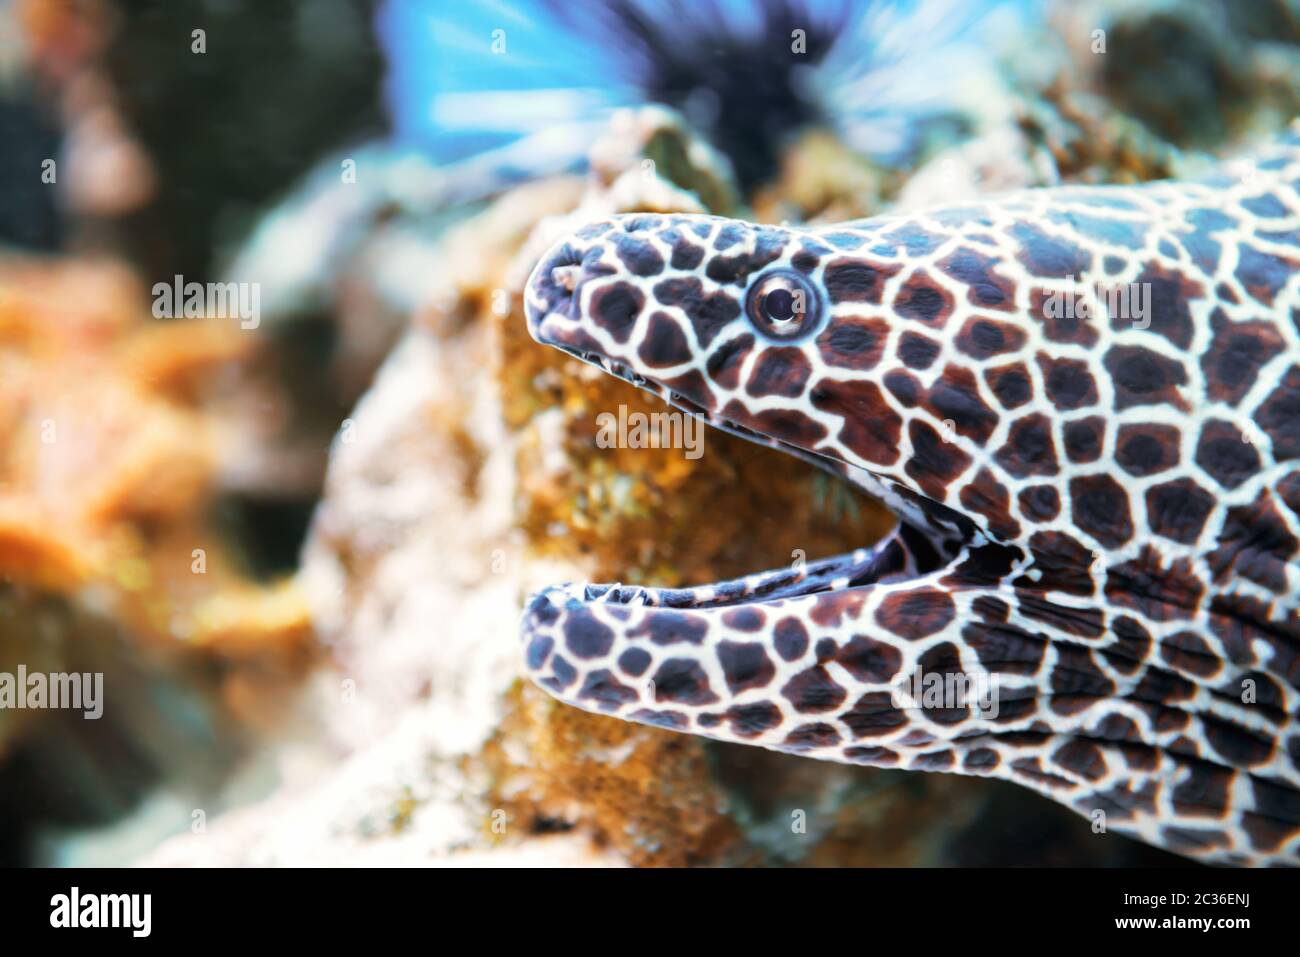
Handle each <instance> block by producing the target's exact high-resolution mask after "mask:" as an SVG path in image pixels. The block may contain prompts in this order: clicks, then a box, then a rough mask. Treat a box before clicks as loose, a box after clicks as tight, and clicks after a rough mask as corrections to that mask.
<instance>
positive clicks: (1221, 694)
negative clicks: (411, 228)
mask: <svg viewBox="0 0 1300 957" xmlns="http://www.w3.org/2000/svg"><path fill="white" fill-rule="evenodd" d="M526 311H527V317H528V323H529V327H530V330H531V333H532V335H533V337H534V338H535V339H537V340H538V341H539V342H542V343H545V344H547V345H550V346H554V347H557V348H559V349H562V350H564V351H566V352H568V353H571V354H572V355H574V356H577V357H578V358H581V359H585V360H587V361H589V362H593V363H595V364H597V365H599V366H600V367H602V368H603V369H604V370H605V371H607V372H609V373H611V374H613V375H615V376H618V377H620V378H623V379H626V380H627V381H629V382H632V383H633V384H635V385H637V386H639V387H641V388H644V389H647V390H649V391H651V392H653V393H655V394H658V395H660V396H662V397H663V398H664V399H666V400H667V401H669V402H671V403H672V404H674V405H676V406H678V407H679V408H680V409H682V410H685V411H687V412H690V413H692V414H695V415H697V416H700V417H702V418H703V419H705V420H707V421H708V422H709V423H710V424H712V425H714V426H716V427H718V428H722V429H726V430H728V431H732V432H736V433H739V434H741V435H744V436H745V437H747V438H749V439H751V440H754V441H757V442H761V443H764V444H768V445H771V446H775V447H777V448H779V449H781V450H783V451H786V452H788V453H790V454H793V455H797V456H800V457H803V458H807V459H809V460H811V461H814V462H816V463H818V464H820V465H822V466H823V467H825V468H827V469H829V470H831V471H833V472H835V473H836V474H838V475H840V476H842V477H843V478H844V479H845V480H847V481H849V482H852V483H854V484H856V485H858V486H860V487H862V488H864V489H866V490H867V491H868V492H870V493H871V494H872V495H874V496H876V497H878V498H879V499H880V500H881V501H883V502H884V503H885V504H886V505H887V506H888V507H889V508H890V509H891V510H892V511H893V512H895V513H896V515H897V517H898V519H899V522H898V525H897V527H896V529H895V531H894V532H893V533H892V534H891V535H889V536H887V537H886V538H885V539H884V540H883V541H881V542H879V543H877V544H875V545H874V546H872V547H870V548H862V549H859V550H857V551H854V552H852V553H850V554H846V555H842V556H838V557H835V558H831V559H827V560H824V561H820V562H812V563H808V564H807V565H806V566H800V567H795V568H790V569H781V570H777V571H771V572H766V573H758V574H754V575H751V576H748V577H745V578H743V579H739V580H735V581H729V582H720V583H715V584H711V585H706V586H701V587H695V588H682V589H657V588H650V587H638V586H624V585H592V584H584V583H579V584H568V585H560V586H555V587H552V588H548V589H546V590H544V591H542V592H541V593H539V594H537V595H535V596H534V597H533V598H532V599H531V600H530V601H529V603H528V606H527V608H526V609H525V612H524V616H523V625H522V631H523V641H524V646H525V652H524V657H525V662H526V668H527V670H528V673H529V674H530V676H531V677H532V678H533V680H535V681H536V682H538V683H539V684H540V685H541V686H542V687H543V688H545V689H546V690H547V691H549V692H550V693H551V694H552V695H555V696H556V697H558V698H559V699H561V700H562V701H565V702H567V703H569V704H572V705H575V706H577V707H579V708H585V709H588V710H591V711H597V712H601V713H605V714H609V715H613V716H617V717H619V718H623V719H626V720H631V721H639V722H645V723H647V724H652V725H657V726H660V727H664V728H670V729H673V730H676V731H682V732H687V733H691V734H698V735H704V736H707V737H710V738H716V739H720V740H725V741H734V742H741V743H745V744H752V745H758V746H762V747H766V748H773V749H777V750H782V751H789V752H795V753H799V754H804V755H808V756H810V757H814V758H822V759H827V760H833V761H842V762H851V763H857V764H866V765H874V766H880V767H891V768H905V769H915V770H924V771H947V772H955V773H960V774H971V775H979V776H984V777H996V778H1004V779H1007V780H1010V781H1014V782H1017V783H1019V784H1022V785H1025V786H1027V787H1030V788H1032V789H1034V790H1035V791H1038V792H1041V793H1043V794H1045V795H1047V796H1048V797H1051V798H1053V799H1055V800H1057V801H1059V802H1062V803H1064V804H1066V805H1067V806H1069V807H1071V808H1073V809H1075V810H1076V811H1078V812H1080V813H1082V814H1084V815H1086V816H1088V817H1089V818H1091V819H1092V820H1093V821H1094V822H1100V823H1101V824H1102V827H1103V828H1104V829H1106V830H1115V831H1118V832H1121V833H1125V834H1129V835H1131V836H1134V837H1137V838H1139V839H1141V840H1144V841H1147V842H1149V843H1151V844H1154V845H1158V846H1161V847H1165V848H1168V849H1171V850H1173V851H1176V852H1179V853H1182V854H1185V855H1187V856H1192V857H1196V858H1199V859H1202V860H1205V861H1210V862H1218V863H1235V864H1261V863H1290V864H1300V721H1298V718H1300V127H1293V128H1292V130H1291V132H1290V133H1288V134H1287V135H1286V136H1284V137H1283V138H1281V139H1280V140H1278V141H1276V142H1275V143H1274V144H1273V145H1272V146H1270V147H1269V148H1267V149H1266V150H1264V151H1263V152H1262V153H1260V154H1259V155H1258V156H1256V157H1255V158H1254V159H1253V160H1251V161H1249V162H1247V163H1244V164H1238V165H1228V166H1225V167H1223V168H1222V169H1221V170H1220V171H1218V172H1216V173H1214V174H1212V175H1210V176H1208V177H1206V178H1204V179H1202V180H1198V181H1188V182H1160V183H1150V184H1145V185H1140V186H1132V187H1075V186H1071V187H1056V188H1050V189H1042V190H1029V191H1024V192H1020V193H1015V194H1009V195H1007V196H1004V197H1000V198H995V199H990V200H987V201H982V202H978V203H968V204H964V205H961V206H952V207H943V208H935V209H932V210H929V211H925V212H920V213H915V214H908V215H887V216H880V217H875V218H871V219H867V220H861V221H855V222H851V223H844V224H839V225H835V226H827V227H816V228H810V227H777V226H767V225H756V224H751V223H746V222H741V221H736V220H728V219H721V218H716V217H704V216H686V215H630V216H620V217H616V218H613V219H609V220H604V221H600V222H596V223H592V224H590V225H587V226H585V227H584V228H582V229H580V230H578V231H577V232H576V233H574V234H573V235H571V236H569V237H568V238H567V239H565V240H564V241H563V242H561V243H559V244H557V245H556V246H554V247H553V248H552V249H551V250H550V251H549V252H548V253H547V254H546V255H545V256H544V257H543V258H542V260H541V261H540V263H539V264H538V266H537V268H536V269H535V271H534V272H533V274H532V277H531V279H530V280H529V283H528V288H527V304H526ZM1098 829H1101V828H1098Z"/></svg>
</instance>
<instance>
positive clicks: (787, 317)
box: [745, 272, 817, 339]
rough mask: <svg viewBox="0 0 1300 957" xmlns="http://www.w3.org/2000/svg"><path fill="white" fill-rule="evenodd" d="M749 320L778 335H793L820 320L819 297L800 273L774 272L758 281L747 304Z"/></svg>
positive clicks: (783, 337)
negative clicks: (818, 316)
mask: <svg viewBox="0 0 1300 957" xmlns="http://www.w3.org/2000/svg"><path fill="white" fill-rule="evenodd" d="M745 308H746V312H748V314H749V320H750V322H752V323H753V324H754V325H755V326H757V327H758V328H759V329H760V330H761V331H763V332H765V333H766V334H767V335H769V336H772V337H773V338H776V339H793V338H794V337H795V336H798V335H801V334H803V333H804V332H806V331H807V330H809V329H811V328H812V327H813V326H814V325H815V324H816V322H817V297H816V295H815V294H814V293H813V289H812V286H811V285H810V284H809V282H808V280H807V279H805V278H804V277H803V276H800V275H798V274H797V273H792V272H774V273H769V274H768V275H766V276H764V277H763V278H761V279H760V280H759V281H758V282H756V283H754V285H753V287H751V288H750V290H749V298H748V301H747V302H746V304H745Z"/></svg>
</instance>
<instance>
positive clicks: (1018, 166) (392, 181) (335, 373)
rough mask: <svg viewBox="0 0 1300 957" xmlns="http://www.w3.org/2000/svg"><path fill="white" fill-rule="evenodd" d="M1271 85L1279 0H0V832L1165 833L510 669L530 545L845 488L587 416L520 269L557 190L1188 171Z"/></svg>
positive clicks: (800, 840) (623, 397)
mask: <svg viewBox="0 0 1300 957" xmlns="http://www.w3.org/2000/svg"><path fill="white" fill-rule="evenodd" d="M794 31H802V32H804V33H805V37H804V40H805V42H806V52H805V53H804V54H803V55H802V56H801V58H800V59H798V60H797V61H792V60H791V59H790V58H789V57H780V58H774V57H772V56H771V52H772V51H773V50H786V49H788V48H789V47H790V44H791V37H792V35H793V32H794ZM776 62H780V63H781V64H783V65H782V66H779V67H774V66H773V64H774V63H776ZM1297 113H1300V7H1298V6H1297V4H1296V3H1295V2H1294V0H1240V2H1232V0H1204V2H1200V0H1152V2H1139V3H1133V2H1105V0H1082V2H1067V0H1061V2H1042V3H1033V2H1025V0H1018V2H986V3H980V2H958V0H915V2H902V0H900V2H884V0H863V2H857V3H853V2H811V0H808V2H801V0H771V2H760V0H712V2H699V3H690V2H686V0H659V2H651V0H587V2H583V3H573V2H568V3H563V2H559V0H534V2H504V0H502V2H490V0H468V2H450V0H448V2H434V0H383V2H379V0H373V2H371V0H312V2H302V3H294V2H289V0H270V2H268V0H259V2H252V0H224V2H197V0H193V2H191V0H182V2H162V0H159V2H150V0H0V672H5V673H15V672H16V671H17V670H18V669H19V667H20V666H21V667H22V668H23V669H25V670H26V671H28V672H51V673H53V672H72V673H87V674H101V675H102V676H103V688H104V699H103V705H104V707H103V713H102V716H100V717H98V718H96V719H93V720H87V719H86V718H85V717H84V716H83V714H82V713H81V712H78V711H74V710H56V709H16V708H12V707H6V708H0V863H4V864H7V865H28V864H89V865H94V864H105V865H118V864H129V863H152V864H223V865H226V864H273V863H280V864H312V865H331V864H357V863H361V864H426V863H428V864H501V865H513V864H531V863H539V864H583V865H588V864H590V865H614V866H617V865H637V866H639V865H714V866H718V865H727V866H741V865H761V864H771V865H799V866H833V865H881V864H895V865H897V864H906V865H963V864H993V865H1030V864H1077V865H1129V864H1143V863H1162V864H1173V863H1185V862H1181V861H1180V860H1179V859H1178V858H1174V857H1172V856H1170V855H1167V854H1164V853H1163V852H1160V851H1158V850H1155V849H1152V848H1148V847H1144V846H1141V845H1139V844H1136V843H1134V842H1132V841H1129V840H1127V839H1125V838H1122V837H1118V836H1098V835H1094V834H1093V833H1092V832H1091V830H1090V828H1089V825H1088V822H1087V821H1086V820H1083V819H1081V818H1078V817H1076V816H1075V815H1073V814H1072V813H1070V812H1069V811H1067V810H1065V809H1064V808H1061V807H1058V806H1056V805H1053V804H1051V803H1050V802H1048V801H1046V800H1044V799H1041V798H1039V797H1037V796H1035V795H1033V794H1031V793H1029V792H1027V791H1023V790H1021V789H1019V788H1016V787H1014V786H1012V785H1009V784H1003V783H1000V782H996V781H989V780H977V779H968V778H958V777H950V776H945V775H921V774H906V773H903V772H896V771H888V770H876V769H869V768H855V767H844V766H837V765H828V764H822V763H818V762H812V761H806V760H801V759H799V758H796V757H793V756H788V755H779V754H775V753H769V752H762V751H758V750H756V749H748V748H741V747H736V746H729V745H723V744H716V743H710V742H706V741H703V740H700V739H698V738H693V737H687V736H683V735H676V734H673V733H671V732H668V731H663V730H657V729H654V728H649V727H643V726H637V725H631V724H625V723H622V722H619V721H615V720H612V719H607V718H602V717H599V716H595V715H590V714H586V713H583V712H579V711H576V710H573V709H570V708H566V707H564V706H563V705H560V704H558V703H557V702H554V701H552V700H551V699H550V698H548V697H547V696H546V695H545V694H544V693H543V692H541V691H539V690H537V689H536V688H534V687H532V686H531V685H529V684H528V683H527V682H525V681H524V680H523V679H522V678H521V676H520V668H519V663H518V659H519V654H520V649H519V641H518V618H519V612H520V608H521V606H522V603H523V601H524V599H525V597H526V596H527V595H528V594H529V593H530V592H532V591H534V590H535V589H537V588H538V587H539V586H540V585H542V584H545V583H547V582H552V581H561V580H566V579H578V580H603V581H626V582H628V583H643V584H655V585H664V586H676V585H685V584H691V583H697V582H703V581H712V580H717V579H722V578H727V577H730V576H734V575H740V574H744V573H746V572H748V571H752V570H753V569H755V568H767V567H777V566H780V565H783V564H788V563H789V562H790V561H791V556H792V555H795V554H796V553H802V554H805V555H806V556H807V557H808V558H809V559H812V558H816V557H819V556H822V555H829V554H832V553H834V552H838V551H842V550H845V549H848V548H853V547H857V546H860V545H862V544H864V543H867V542H870V541H872V540H874V539H875V538H878V537H879V536H880V535H882V534H883V533H884V532H886V531H887V530H888V528H889V527H890V526H891V525H892V518H891V517H890V516H889V515H888V513H887V512H885V510H884V509H883V508H882V507H880V506H879V505H877V504H876V503H874V502H872V501H870V500H869V499H867V498H866V497H865V496H863V495H861V494H859V493H858V492H856V491H853V490H851V489H849V488H848V487H847V486H844V485H841V484H839V483H837V482H836V481H834V480H832V479H830V478H828V477H826V476H825V475H823V474H821V473H819V472H817V471H816V470H815V469H814V468H812V467H811V466H809V465H807V464H805V463H802V462H799V461H795V460H793V459H792V458H790V457H788V456H784V455H781V454H779V453H777V452H775V451H773V450H771V449H767V448H762V447H759V446H756V445H752V444H749V443H746V442H744V441H743V440H740V439H737V438H733V437H731V436H728V435H724V434H720V433H710V435H709V439H708V451H707V454H705V455H703V456H701V457H700V458H698V459H691V458H687V457H685V456H683V455H682V454H681V450H673V449H603V448H599V447H598V446H597V444H596V442H595V440H594V435H595V421H596V418H597V416H598V415H600V414H601V413H602V412H604V411H608V410H611V409H616V408H618V407H619V406H620V405H626V406H627V407H628V408H629V409H632V410H636V411H645V412H650V411H654V409H655V408H656V407H657V406H656V404H655V402H654V400H653V399H651V398H649V397H647V396H645V395H644V394H642V393H640V392H639V391H637V390H635V389H634V388H632V387H631V386H628V385H626V384H624V383H621V382H619V381H617V380H615V379H613V378H611V377H604V376H600V375H598V374H597V373H595V372H593V371H592V370H591V369H589V368H587V367H585V366H582V365H581V364H580V363H578V362H576V361H574V360H571V359H569V358H567V357H565V356H563V355H561V354H559V353H558V352H555V351H553V350H547V349H543V348H541V347H539V346H537V345H536V344H535V343H533V342H532V340H531V339H530V338H529V337H528V334H527V331H526V329H525V324H524V319H523V312H522V304H521V300H520V291H521V289H522V286H523V282H524V280H525V279H526V277H527V275H528V271H529V269H530V268H531V265H532V264H533V262H535V260H536V257H537V255H538V254H539V253H540V252H541V250H542V249H544V248H545V247H546V245H547V243H548V241H549V240H551V239H553V238H554V237H555V236H556V235H558V234H559V233H558V232H557V230H559V229H560V227H559V225H558V224H559V223H561V222H563V221H565V219H566V218H571V217H574V216H584V217H587V218H591V219H596V218H601V217H604V216H608V215H611V214H613V213H619V212H634V211H641V210H645V211H656V212H674V211H682V212H710V213H716V214H720V215H728V216H737V217H743V218H746V219H751V220H755V221H760V222H782V221H788V222H814V223H820V222H826V223H830V222H837V221H841V220H846V219H852V218H856V217H862V216H867V215H872V214H874V213H876V212H880V211H885V210H899V209H911V208H917V207H920V206H924V205H927V204H930V203H934V202H938V201H956V200H961V199H965V198H971V197H976V196H980V195H984V194H987V193H994V192H1000V191H1004V190H1009V189H1015V188H1020V187H1028V186H1043V185H1053V184H1060V183H1135V182H1142V181H1146V180H1151V179H1160V178H1165V177H1179V176H1187V175H1195V174H1196V173H1198V172H1199V171H1202V170H1204V169H1205V168H1207V167H1208V166H1209V165H1210V164H1211V163H1212V161H1213V160H1214V159H1215V158H1216V157H1221V156H1226V155H1231V154H1233V153H1234V152H1238V151H1240V150H1241V149H1243V148H1245V147H1247V146H1249V145H1250V144H1252V143H1254V142H1256V141H1258V140H1259V139H1261V138H1264V137H1267V136H1268V135H1270V134H1271V133H1273V132H1275V131H1276V130H1278V129H1280V128H1282V127H1283V126H1284V125H1285V124H1286V123H1287V122H1289V120H1290V119H1291V118H1292V117H1293V116H1295V115H1296V114H1297ZM190 284H198V285H199V286H200V287H201V288H203V289H206V288H207V287H208V284H221V285H223V286H224V285H225V284H233V286H232V287H231V288H235V289H237V290H238V291H239V295H237V296H235V297H234V298H231V299H228V300H226V301H225V308H224V309H217V310H213V309H211V308H210V307H209V306H208V305H203V306H200V307H199V308H197V310H190V309H188V308H186V305H185V302H183V300H186V299H187V298H188V295H189V293H188V291H187V290H188V288H189V286H190ZM164 296H165V297H166V298H167V305H166V306H165V307H160V302H162V298H163V297H164ZM160 313H162V314H160ZM799 815H802V818H801V819H802V820H803V821H804V822H805V823H806V826H805V827H804V828H802V829H792V828H791V826H790V822H791V819H792V816H799Z"/></svg>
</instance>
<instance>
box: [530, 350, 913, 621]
mask: <svg viewBox="0 0 1300 957" xmlns="http://www.w3.org/2000/svg"><path fill="white" fill-rule="evenodd" d="M547 344H548V345H551V346H552V347H554V348H557V349H559V350H560V351H562V352H564V353H566V354H568V355H570V356H573V357H574V358H575V359H579V360H581V361H583V362H586V363H588V364H590V365H594V366H596V367H597V368H599V369H601V370H603V371H604V372H605V373H607V374H608V375H611V376H613V377H615V378H618V379H622V380H623V381H624V382H627V383H630V384H631V385H634V386H636V387H637V388H639V389H642V390H644V391H646V392H649V393H650V394H652V395H656V396H658V397H659V398H661V399H663V400H664V401H665V402H667V403H669V404H670V405H672V406H673V407H675V408H677V409H679V410H681V411H682V412H684V413H685V414H687V415H692V416H695V417H696V418H699V419H702V420H703V421H704V422H706V423H708V425H710V426H711V427H713V428H716V429H719V430H720V431H724V432H730V433H732V434H733V435H737V436H740V437H741V438H745V439H748V440H750V441H753V442H757V443H759V444H761V445H769V446H772V447H774V448H779V449H781V450H782V451H783V452H786V453H788V454H792V455H795V456H797V457H799V458H802V459H806V460H808V461H810V462H813V463H814V464H818V465H822V466H823V467H829V468H831V469H832V470H837V469H838V468H839V467H840V463H838V462H837V461H836V460H834V459H830V458H827V457H825V456H820V455H817V454H816V453H814V452H809V451H808V450H806V449H802V448H799V447H797V446H794V445H790V444H789V443H786V442H782V441H781V440H779V439H774V438H772V437H770V436H766V435H763V434H761V433H759V432H755V431H754V430H753V429H748V428H746V427H745V426H743V425H739V424H738V423H735V422H731V421H729V420H727V419H725V418H723V417H721V416H718V415H715V414H713V413H711V412H709V411H708V410H706V409H703V408H701V407H699V406H698V405H696V404H695V403H693V402H691V401H690V399H688V398H686V397H685V396H683V395H681V394H679V393H677V392H674V391H673V390H672V389H669V388H668V387H667V386H665V385H663V384H662V383H659V382H655V381H654V380H652V379H647V378H645V377H644V376H642V375H639V374H638V373H636V372H634V371H632V369H630V368H629V367H628V366H627V365H625V364H623V363H621V362H619V361H617V360H614V359H609V358H606V357H605V356H602V355H600V354H598V353H594V352H585V351H583V350H581V349H577V348H574V347H571V346H567V345H563V344H560V343H555V342H549V343H547ZM890 540H891V536H889V535H886V536H885V537H884V538H883V539H882V540H881V542H880V543H878V544H877V545H875V546H871V547H866V548H858V549H854V550H853V551H851V552H843V553H841V554H839V555H833V556H830V557H828V558H824V559H820V560H817V561H812V562H807V563H802V562H801V563H798V564H796V565H792V566H790V567H786V568H778V569H774V570H771V571H764V572H756V573H753V574H750V575H745V576H743V577H741V578H735V579H731V580H729V581H721V582H714V583H711V584H706V585H697V586H691V587H685V588H654V587H649V586H641V585H624V584H591V583H586V582H573V583H566V584H563V585H556V586H552V587H551V588H547V589H544V590H543V591H542V592H540V593H539V594H538V595H537V596H536V598H535V599H534V602H533V603H530V604H535V603H536V601H538V600H542V601H552V600H554V601H557V602H558V603H560V604H563V603H566V602H573V601H577V602H581V603H599V604H602V605H625V606H629V607H636V606H646V607H659V608H675V609H695V610H700V609H705V608H723V607H731V606H736V605H743V604H747V603H750V602H761V601H772V600H775V599H781V598H794V597H799V596H804V595H812V594H818V593H824V592H832V591H842V590H844V589H848V588H855V587H858V586H862V585H869V584H873V583H875V582H878V581H880V580H881V579H883V578H886V577H889V576H897V575H900V574H903V573H905V572H906V571H907V569H906V567H905V566H906V559H905V555H904V553H903V550H902V549H901V548H898V547H896V546H895V547H888V543H889V542H890Z"/></svg>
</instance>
